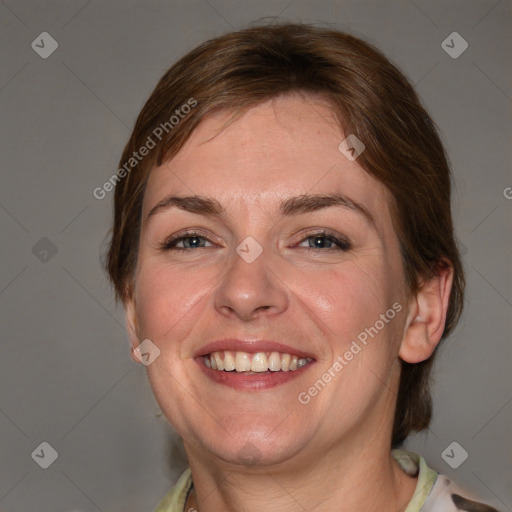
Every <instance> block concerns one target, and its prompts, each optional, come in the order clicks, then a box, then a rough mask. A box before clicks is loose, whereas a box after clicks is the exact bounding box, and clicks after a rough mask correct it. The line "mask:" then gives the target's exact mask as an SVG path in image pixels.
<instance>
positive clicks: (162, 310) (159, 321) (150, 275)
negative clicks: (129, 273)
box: [136, 262, 218, 344]
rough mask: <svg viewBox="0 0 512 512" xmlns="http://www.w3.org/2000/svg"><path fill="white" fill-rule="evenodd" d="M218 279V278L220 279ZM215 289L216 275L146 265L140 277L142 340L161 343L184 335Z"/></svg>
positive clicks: (174, 267)
mask: <svg viewBox="0 0 512 512" xmlns="http://www.w3.org/2000/svg"><path fill="white" fill-rule="evenodd" d="M217 279H218V277H217ZM213 286H215V273H213V272H206V271H205V270H204V269H203V270H201V269H200V268H195V269H193V270H192V269H191V270H190V271H187V270H186V269H183V268H178V267H176V266H171V265H165V264H163V265H162V264H160V265H158V266H157V265H151V264H150V262H148V263H147V264H146V265H143V266H142V267H141V268H140V269H139V272H138V275H137V286H136V302H137V316H138V319H139V326H140V336H143V337H146V338H150V339H154V340H155V343H157V344H158V340H161V339H163V338H166V337H169V336H170V337H173V335H175V334H176V333H178V332H182V331H183V329H184V328H185V327H186V325H187V323H188V322H191V319H192V318H194V314H195V313H196V312H197V311H198V310H199V309H200V308H199V307H198V306H199V305H200V303H201V301H202V300H205V299H206V297H207V296H208V295H209V294H210V293H211V290H212V288H213Z"/></svg>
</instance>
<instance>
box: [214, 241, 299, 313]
mask: <svg viewBox="0 0 512 512" xmlns="http://www.w3.org/2000/svg"><path fill="white" fill-rule="evenodd" d="M288 301H289V290H288V288H287V286H286V284H285V283H284V280H282V279H281V278H280V277H279V275H278V271H277V269H276V268H272V266H271V262H270V261H269V257H267V255H266V254H265V251H263V253H262V254H261V255H260V256H259V257H258V258H257V259H256V260H254V261H253V262H251V263H248V262H247V261H245V260H244V259H243V258H242V257H240V256H239V255H238V254H235V255H234V257H233V261H232V262H230V266H229V268H227V269H226V270H225V274H224V275H223V277H222V279H221V282H220V284H219V286H218V288H217V290H216V292H215V299H214V304H215V309H216V310H217V311H218V312H219V313H221V314H222V315H225V316H232V317H237V318H238V319H240V320H243V321H245V322H248V321H251V320H255V319H258V318H260V317H261V316H265V317H271V316H275V315H278V314H280V313H282V312H283V311H285V310H286V309H287V307H288Z"/></svg>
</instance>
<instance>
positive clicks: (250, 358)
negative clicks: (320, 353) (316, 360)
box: [203, 350, 313, 375]
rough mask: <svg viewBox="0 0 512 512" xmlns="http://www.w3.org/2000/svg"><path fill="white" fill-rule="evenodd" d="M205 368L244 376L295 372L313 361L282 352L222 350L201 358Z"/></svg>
mask: <svg viewBox="0 0 512 512" xmlns="http://www.w3.org/2000/svg"><path fill="white" fill-rule="evenodd" d="M203 359H204V364H205V365H206V367H207V368H211V369H212V370H217V371H226V372H237V373H245V374H249V375H250V374H254V373H263V372H288V371H291V372H293V371H296V370H297V369H299V368H302V367H303V366H306V365H307V364H308V363H311V362H312V361H313V359H311V358H310V357H300V358H299V357H298V356H296V355H292V354H286V353H282V352H255V353H250V352H241V351H236V352H234V351H232V350H223V351H217V352H212V353H210V354H207V355H205V356H203Z"/></svg>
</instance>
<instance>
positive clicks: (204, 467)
mask: <svg viewBox="0 0 512 512" xmlns="http://www.w3.org/2000/svg"><path fill="white" fill-rule="evenodd" d="M357 437H359V436H357ZM379 437H380V436H379ZM372 441H374V440H372V439H369V438H366V442H365V443H362V440H361V439H359V440H358V441H356V440H355V439H352V440H350V441H349V442H347V443H343V445H341V444H340V445H339V446H338V447H331V448H330V449H329V450H327V451H326V452H325V453H322V454H320V455H317V456H316V457H315V461H313V460H304V459H301V460H300V461H299V460H295V458H294V459H293V460H291V459H290V460H289V461H286V463H282V464H279V465H278V466H276V465H274V466H264V467H258V466H254V467H245V466H242V467H240V466H236V467H235V466H234V465H232V464H226V463H225V462H224V461H222V460H219V459H218V458H212V459H211V460H205V458H204V457H199V458H198V457H194V455H195V450H194V449H193V448H192V447H191V446H190V445H187V444H186V445H185V448H186V450H187V454H188V455H189V460H190V467H191V470H192V475H193V480H194V489H193V492H192V493H191V496H190V497H189V501H187V506H186V508H185V510H187V511H188V510H190V509H192V510H195V511H197V512H218V511H220V510H222V511H226V512H230V511H233V512H234V511H240V510H244V511H247V512H253V511H254V512H256V511H260V510H269V511H273V510H276V511H277V510H279V511H283V512H292V511H293V512H297V511H299V510H308V511H311V512H327V511H329V512H332V511H333V510H341V508H343V511H344V512H351V511H354V512H355V511H358V512H359V511H360V510H379V511H381V512H387V511H389V512H391V511H393V512H396V511H397V510H405V508H406V507H407V504H408V503H409V501H410V499H411V497H412V495H413V493H414V490H415V487H416V482H417V479H416V478H412V477H409V476H407V475H406V474H405V473H404V472H403V471H402V470H401V468H400V467H399V466H398V463H397V462H396V461H395V460H394V458H393V457H392V455H391V453H390V449H389V443H385V445H382V446H380V449H376V448H377V447H376V446H375V443H374V442H372ZM354 446H357V447H361V446H362V447H363V448H359V449H354V448H351V447H354Z"/></svg>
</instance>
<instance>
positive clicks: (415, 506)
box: [155, 450, 499, 512]
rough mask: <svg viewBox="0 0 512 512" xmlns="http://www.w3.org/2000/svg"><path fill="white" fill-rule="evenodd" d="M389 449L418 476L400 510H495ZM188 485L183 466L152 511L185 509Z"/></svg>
mask: <svg viewBox="0 0 512 512" xmlns="http://www.w3.org/2000/svg"><path fill="white" fill-rule="evenodd" d="M391 453H392V455H393V457H395V459H396V461H397V462H398V464H399V465H400V467H401V468H402V469H403V470H404V471H405V473H407V474H408V475H411V476H414V477H416V476H417V477H418V483H417V484H416V489H415V491H414V495H413V497H412V499H411V501H410V502H409V504H408V505H407V508H406V509H405V511H404V512H458V511H465V512H499V511H498V510H496V509H495V508H492V507H490V506H488V505H484V504H483V503H479V502H478V501H473V500H472V499H470V498H469V497H468V494H467V493H465V492H463V491H461V490H460V488H458V487H457V486H456V485H455V484H453V483H452V482H451V481H450V480H449V479H448V478H446V477H445V476H443V475H439V474H438V473H437V472H436V471H434V470H433V469H431V468H429V467H428V466H427V463H426V462H425V459H424V458H423V457H421V456H420V455H417V454H415V453H412V452H408V451H405V450H393V451H392V452H391ZM191 488H192V474H191V472H190V468H187V469H186V470H185V472H184V473H183V474H182V475H181V476H180V478H179V480H178V481H177V482H176V484H175V485H174V487H173V488H172V489H171V490H170V491H169V492H168V493H167V494H166V495H165V496H164V498H163V499H162V501H161V502H160V503H159V505H158V507H157V508H156V509H155V512H187V511H186V510H185V503H186V500H187V496H188V493H189V492H190V490H191Z"/></svg>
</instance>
